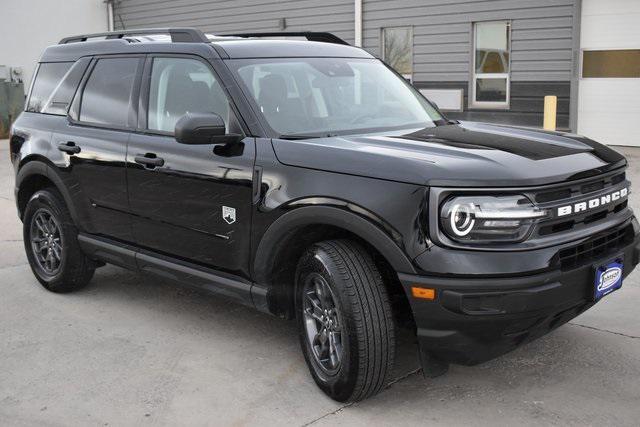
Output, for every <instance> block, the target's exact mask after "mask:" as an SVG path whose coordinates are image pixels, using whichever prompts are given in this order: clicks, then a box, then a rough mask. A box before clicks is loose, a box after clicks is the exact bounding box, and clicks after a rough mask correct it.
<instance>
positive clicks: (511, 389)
mask: <svg viewBox="0 0 640 427" xmlns="http://www.w3.org/2000/svg"><path fill="white" fill-rule="evenodd" d="M7 145H8V144H7V141H6V140H5V141H0V147H2V148H1V149H0V159H3V160H4V161H2V162H0V177H1V181H0V182H1V183H2V184H0V292H1V293H0V425H4V426H20V425H28V426H31V425H51V426H62V425H64V426H68V425H73V426H75V425H78V426H87V425H101V426H107V425H112V426H113V425H115V426H119V425H163V426H164V425H166V426H177V425H233V426H242V425H261V426H266V425H298V426H302V425H309V424H313V425H349V426H352V425H355V426H360V425H362V426H368V427H369V426H372V425H393V426H400V425H446V426H454V425H488V424H491V425H509V426H513V425H581V426H582V425H615V426H624V425H628V426H638V425H639V424H640V319H639V313H640V311H639V309H638V306H639V305H640V286H639V285H640V272H639V271H640V270H639V271H635V272H634V273H632V274H631V275H630V276H629V277H628V278H627V279H626V281H625V283H624V286H623V288H622V289H621V290H620V291H617V292H615V293H613V294H611V295H609V296H607V297H606V298H605V299H604V300H603V301H601V302H600V303H598V304H597V305H596V306H595V307H594V308H592V309H591V310H589V311H587V312H586V313H584V314H582V315H581V316H579V317H577V318H576V319H574V320H573V321H571V322H570V323H569V324H567V325H564V326H562V327H561V328H559V329H557V330H556V331H554V332H552V333H551V334H549V335H547V336H545V337H543V338H541V339H539V340H537V341H534V342H532V343H530V344H528V345H525V346H524V347H522V348H520V349H518V350H516V351H514V352H512V353H510V354H507V355H505V356H503V357H500V358H498V359H496V360H493V361H491V362H488V363H485V364H483V365H480V366H476V367H461V366H452V367H451V369H450V371H449V373H448V374H447V375H444V376H442V377H439V378H435V379H429V380H425V379H423V378H422V375H421V374H420V372H418V370H417V368H418V364H417V361H416V358H415V347H414V344H413V343H412V340H411V339H410V338H411V337H404V338H403V340H402V343H401V345H400V348H399V350H398V352H399V355H398V359H399V363H398V367H397V369H396V372H395V375H394V377H395V378H396V380H395V382H394V383H393V384H392V385H390V386H389V387H388V388H387V389H385V390H384V391H382V392H381V393H380V394H379V395H378V396H376V397H374V398H372V399H369V400H367V401H364V402H361V403H357V404H354V405H350V406H345V405H341V404H339V403H336V402H334V401H332V400H330V399H328V398H327V397H325V395H324V394H322V392H320V390H319V389H318V388H316V386H315V384H314V383H313V381H312V379H311V377H310V376H309V374H308V372H307V367H306V365H305V363H304V360H303V357H302V354H301V351H300V348H299V344H298V339H297V336H296V331H295V327H294V324H293V322H289V321H285V320H281V319H277V318H274V317H270V316H268V315H264V314H261V313H258V312H256V311H252V310H250V309H248V308H245V307H242V306H239V305H235V304H232V303H229V302H228V301H226V300H224V299H222V298H219V297H215V296H210V295H207V294H203V293H200V292H198V291H194V290H190V289H188V288H184V287H180V286H176V285H174V284H172V283H169V282H165V281H163V280H158V279H155V278H153V277H147V276H142V275H138V274H135V273H131V272H128V271H126V270H122V269H120V268H117V267H112V266H106V267H104V268H101V269H99V270H98V271H97V272H96V275H95V277H94V279H93V281H92V282H91V284H90V285H89V286H88V287H87V288H86V289H84V290H82V291H80V292H77V293H73V294H67V295H56V294H52V293H50V292H47V291H46V290H44V289H43V288H42V287H41V286H40V285H39V284H38V282H37V281H36V279H35V278H34V277H33V275H32V273H31V271H30V269H29V266H28V265H27V261H26V257H25V255H24V247H23V243H22V224H21V223H20V221H19V220H18V218H17V216H16V211H15V204H14V200H13V176H12V169H11V167H10V164H9V161H8V153H7ZM620 150H621V151H623V152H624V153H625V154H626V155H627V156H628V157H629V159H630V163H631V167H630V177H631V180H632V181H633V182H634V183H636V186H637V187H639V186H640V161H639V160H640V149H631V148H625V149H622V148H620ZM631 204H632V206H634V207H635V208H636V211H638V208H639V207H640V196H639V195H638V192H632V194H631Z"/></svg>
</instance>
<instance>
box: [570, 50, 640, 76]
mask: <svg viewBox="0 0 640 427" xmlns="http://www.w3.org/2000/svg"><path fill="white" fill-rule="evenodd" d="M582 77H583V78H634V77H635V78H640V49H621V50H585V51H584V52H582Z"/></svg>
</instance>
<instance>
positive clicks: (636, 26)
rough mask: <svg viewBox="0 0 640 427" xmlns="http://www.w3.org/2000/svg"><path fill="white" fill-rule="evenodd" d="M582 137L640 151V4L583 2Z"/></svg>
mask: <svg viewBox="0 0 640 427" xmlns="http://www.w3.org/2000/svg"><path fill="white" fill-rule="evenodd" d="M580 46H581V69H580V73H581V74H580V82H579V94H578V133H580V134H582V135H585V136H588V137H590V138H593V139H595V140H596V141H599V142H604V143H606V144H611V145H633V146H640V131H639V129H640V0H606V1H604V0H583V3H582V22H581V34H580Z"/></svg>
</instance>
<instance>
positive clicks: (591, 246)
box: [558, 224, 634, 270]
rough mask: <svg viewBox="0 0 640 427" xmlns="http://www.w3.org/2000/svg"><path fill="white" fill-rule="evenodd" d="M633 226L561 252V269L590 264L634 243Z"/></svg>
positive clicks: (595, 237) (600, 235) (594, 238)
mask: <svg viewBox="0 0 640 427" xmlns="http://www.w3.org/2000/svg"><path fill="white" fill-rule="evenodd" d="M633 237H634V234H633V226H632V225H631V224H629V225H627V226H625V227H623V228H620V229H617V230H613V231H607V232H605V233H601V234H597V235H595V236H593V237H591V238H590V239H589V240H587V241H586V242H583V243H580V244H579V245H575V246H572V247H570V248H566V249H562V250H561V251H560V252H559V254H558V255H559V258H560V268H561V269H563V270H566V269H569V268H573V267H579V266H581V265H585V264H589V263H591V262H592V261H594V260H596V259H598V258H602V257H604V256H605V255H608V254H612V255H613V253H614V252H616V251H617V250H620V249H621V248H623V247H624V246H626V245H628V244H629V243H631V242H632V241H633Z"/></svg>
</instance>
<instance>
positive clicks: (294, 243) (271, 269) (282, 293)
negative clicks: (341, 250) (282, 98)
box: [253, 206, 415, 317]
mask: <svg viewBox="0 0 640 427" xmlns="http://www.w3.org/2000/svg"><path fill="white" fill-rule="evenodd" d="M334 238H349V239H352V240H356V241H358V242H359V243H361V244H362V245H363V246H365V248H366V249H368V250H369V251H370V253H372V255H373V257H374V260H375V261H376V265H377V266H378V267H379V269H380V270H381V271H380V272H381V274H383V276H387V277H386V278H387V279H388V281H389V282H393V283H391V285H392V286H393V285H395V284H396V283H395V282H396V281H397V274H396V273H397V272H408V271H411V272H413V274H415V268H414V267H413V264H412V262H411V260H410V259H409V257H408V256H407V255H406V254H405V253H404V252H403V251H402V249H401V247H400V246H398V244H397V243H396V242H395V241H394V240H393V239H392V237H390V236H389V234H387V233H386V232H385V231H383V229H382V228H381V227H380V226H378V225H376V224H375V223H373V222H372V221H371V220H370V219H369V218H364V217H362V216H360V215H358V214H357V213H355V212H353V211H349V210H347V209H345V208H341V207H336V206H304V207H299V208H296V209H294V210H291V211H289V212H287V213H285V214H284V215H282V216H281V217H279V218H278V219H277V220H276V221H274V222H273V224H271V226H270V227H269V228H268V229H267V231H266V232H265V234H264V235H263V237H262V239H261V240H260V243H259V245H258V248H257V251H256V255H255V257H254V262H253V277H254V280H255V282H256V286H259V287H262V288H264V289H266V304H267V305H268V307H265V308H266V309H267V310H268V311H270V312H272V313H274V314H277V315H280V316H284V317H291V316H292V308H293V307H292V300H293V298H292V292H291V290H292V287H293V286H292V285H293V279H294V275H295V269H296V267H297V263H298V260H299V258H300V256H301V255H302V253H303V252H304V250H305V249H306V248H308V247H309V246H310V245H311V244H313V243H316V242H319V241H322V240H329V239H334ZM398 283H399V282H398ZM394 287H395V286H394ZM400 288H401V287H400ZM402 294H403V297H404V291H402Z"/></svg>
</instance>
